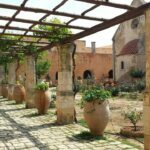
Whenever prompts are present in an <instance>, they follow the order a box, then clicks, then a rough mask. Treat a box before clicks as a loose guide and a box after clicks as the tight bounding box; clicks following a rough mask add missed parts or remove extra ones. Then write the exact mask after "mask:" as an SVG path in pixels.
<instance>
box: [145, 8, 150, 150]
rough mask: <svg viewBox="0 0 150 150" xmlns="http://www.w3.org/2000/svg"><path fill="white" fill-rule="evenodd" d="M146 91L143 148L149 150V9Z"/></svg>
mask: <svg viewBox="0 0 150 150" xmlns="http://www.w3.org/2000/svg"><path fill="white" fill-rule="evenodd" d="M145 20H146V22H145V49H146V92H145V99H144V149H145V150H150V9H148V10H146V13H145Z"/></svg>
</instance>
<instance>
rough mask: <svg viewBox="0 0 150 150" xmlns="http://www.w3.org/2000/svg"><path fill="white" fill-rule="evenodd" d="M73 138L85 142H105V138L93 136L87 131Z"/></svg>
mask: <svg viewBox="0 0 150 150" xmlns="http://www.w3.org/2000/svg"><path fill="white" fill-rule="evenodd" d="M74 137H75V138H77V139H79V140H87V141H95V140H107V138H106V137H104V136H99V135H93V134H91V133H90V132H88V131H83V132H81V133H79V134H75V135H74Z"/></svg>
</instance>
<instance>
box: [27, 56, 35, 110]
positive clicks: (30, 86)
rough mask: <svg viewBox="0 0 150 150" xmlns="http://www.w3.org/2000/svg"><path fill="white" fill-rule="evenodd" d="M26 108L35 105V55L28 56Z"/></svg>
mask: <svg viewBox="0 0 150 150" xmlns="http://www.w3.org/2000/svg"><path fill="white" fill-rule="evenodd" d="M25 68H26V80H25V89H26V108H33V107H34V91H35V90H34V88H35V85H36V74H35V60H34V57H33V56H26V64H25Z"/></svg>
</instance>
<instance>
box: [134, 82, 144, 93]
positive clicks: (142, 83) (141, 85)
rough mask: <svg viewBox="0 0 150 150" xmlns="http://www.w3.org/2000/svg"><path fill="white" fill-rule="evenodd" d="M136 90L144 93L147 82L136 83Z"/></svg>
mask: <svg viewBox="0 0 150 150" xmlns="http://www.w3.org/2000/svg"><path fill="white" fill-rule="evenodd" d="M136 88H137V90H138V91H143V90H145V88H146V83H145V81H139V82H138V83H136Z"/></svg>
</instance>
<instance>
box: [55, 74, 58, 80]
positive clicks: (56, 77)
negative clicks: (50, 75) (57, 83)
mask: <svg viewBox="0 0 150 150" xmlns="http://www.w3.org/2000/svg"><path fill="white" fill-rule="evenodd" d="M55 80H58V72H56V74H55Z"/></svg>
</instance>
